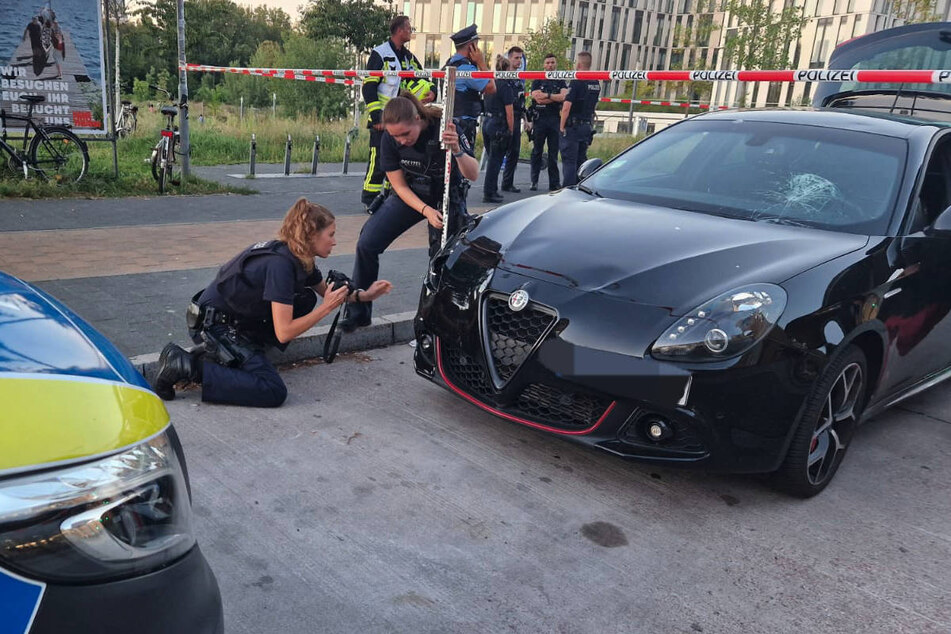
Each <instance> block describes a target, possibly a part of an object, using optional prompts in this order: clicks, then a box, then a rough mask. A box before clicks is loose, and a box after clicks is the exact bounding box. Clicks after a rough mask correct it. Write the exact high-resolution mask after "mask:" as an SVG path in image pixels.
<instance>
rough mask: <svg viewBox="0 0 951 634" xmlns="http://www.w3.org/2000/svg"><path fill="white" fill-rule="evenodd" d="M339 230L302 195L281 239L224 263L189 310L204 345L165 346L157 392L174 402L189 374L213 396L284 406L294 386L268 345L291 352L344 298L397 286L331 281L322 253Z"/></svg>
mask: <svg viewBox="0 0 951 634" xmlns="http://www.w3.org/2000/svg"><path fill="white" fill-rule="evenodd" d="M335 233H336V223H335V222H334V215H333V214H332V213H330V211H329V210H327V209H326V208H325V207H322V206H320V205H316V204H314V203H311V202H309V201H307V199H305V198H301V199H300V200H298V201H297V202H296V203H294V206H293V207H291V209H290V210H289V211H288V212H287V215H286V216H285V217H284V222H283V224H282V225H281V229H280V231H279V232H278V239H277V240H270V241H266V242H259V243H257V244H254V245H252V246H250V247H248V248H247V249H245V250H244V251H242V252H241V253H239V254H238V255H237V256H235V257H234V258H233V259H232V260H231V261H229V262H228V263H227V264H225V265H224V266H223V267H221V270H219V271H218V275H217V276H216V277H215V280H214V281H213V282H212V283H211V284H209V285H208V287H207V288H206V289H205V290H204V291H202V292H201V293H199V294H198V295H196V296H195V297H194V298H193V300H192V304H191V305H190V306H189V308H188V314H187V318H188V329H189V334H190V335H191V337H192V339H193V340H194V341H195V343H198V344H199V346H198V347H197V348H196V349H195V351H193V352H188V351H186V350H184V349H183V348H181V347H179V346H177V345H175V344H173V343H170V344H168V345H167V346H165V348H164V349H163V350H162V354H161V355H160V357H159V367H158V373H157V375H156V378H155V381H154V383H153V385H152V387H153V389H154V390H155V392H156V394H158V395H159V396H160V397H161V398H163V399H165V400H167V401H169V400H172V399H173V398H175V389H174V385H175V384H176V383H177V382H179V381H184V380H188V381H192V382H195V383H201V385H202V393H201V397H202V400H203V401H206V402H210V403H227V404H231V405H247V406H251V407H278V406H279V405H281V404H282V403H283V402H284V399H285V398H286V397H287V387H286V386H285V385H284V382H283V381H282V380H281V377H280V375H278V373H277V370H275V369H274V366H273V365H271V363H270V361H268V359H267V357H266V356H265V350H266V349H267V348H269V347H277V348H280V349H281V350H283V349H284V348H286V347H287V344H288V342H290V340H291V339H293V338H294V337H297V336H298V335H300V334H301V333H303V332H306V331H307V330H309V329H310V328H312V327H313V326H315V325H316V324H317V322H319V321H320V320H321V319H323V318H324V317H326V316H327V315H329V314H331V313H332V312H333V311H334V310H335V309H336V308H337V307H339V306H340V305H341V304H343V303H344V302H351V303H353V302H369V301H373V300H374V299H376V298H378V297H380V296H381V295H383V294H385V293H388V292H389V291H390V288H391V287H392V286H391V284H390V283H389V282H387V281H385V280H380V281H378V282H374V283H373V284H372V285H370V286H369V287H368V288H367V290H360V289H356V290H353V291H352V292H351V288H350V287H349V286H348V285H347V284H346V281H347V280H346V278H345V276H343V277H344V280H343V282H342V283H340V284H337V285H334V286H333V287H331V286H328V284H327V282H325V281H324V279H323V275H322V274H321V272H320V270H319V269H318V268H317V267H316V266H315V264H314V258H315V257H321V258H326V257H328V256H329V255H330V252H331V250H332V249H333V247H334V245H336V244H337V241H336V239H335V237H334V236H335ZM330 273H331V274H333V273H336V272H335V271H331V272H330ZM328 276H329V275H328ZM337 276H339V274H337ZM318 297H320V298H322V301H321V302H320V303H318V301H317V299H318Z"/></svg>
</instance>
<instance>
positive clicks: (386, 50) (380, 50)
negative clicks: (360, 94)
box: [373, 40, 403, 105]
mask: <svg viewBox="0 0 951 634" xmlns="http://www.w3.org/2000/svg"><path fill="white" fill-rule="evenodd" d="M373 50H374V51H376V52H377V54H379V56H380V58H381V59H382V60H383V70H403V67H402V65H401V64H400V58H399V57H398V56H397V55H396V51H394V50H393V47H392V46H390V41H389V40H387V41H385V42H383V43H382V44H380V45H379V46H377V47H376V48H375V49H373ZM400 83H401V80H400V78H399V77H383V78H381V79H380V88H379V92H378V93H377V94H378V95H379V96H380V101H381V102H383V105H386V102H387V101H389V100H390V99H392V98H393V97H396V96H397V95H399V94H400Z"/></svg>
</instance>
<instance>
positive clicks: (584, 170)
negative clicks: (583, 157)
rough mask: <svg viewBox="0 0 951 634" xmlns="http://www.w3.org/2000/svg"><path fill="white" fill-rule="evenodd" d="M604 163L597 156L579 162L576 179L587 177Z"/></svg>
mask: <svg viewBox="0 0 951 634" xmlns="http://www.w3.org/2000/svg"><path fill="white" fill-rule="evenodd" d="M602 165H604V161H602V160H601V159H599V158H593V159H588V160H587V161H585V162H584V163H582V164H581V168H580V169H579V170H578V180H579V181H583V180H584V179H586V178H588V177H589V176H591V175H592V174H594V173H595V172H597V171H598V170H599V169H601V166H602Z"/></svg>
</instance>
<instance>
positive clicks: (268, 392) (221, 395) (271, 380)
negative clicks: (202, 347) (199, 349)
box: [201, 350, 287, 407]
mask: <svg viewBox="0 0 951 634" xmlns="http://www.w3.org/2000/svg"><path fill="white" fill-rule="evenodd" d="M286 398H287V386H286V385H284V381H283V380H281V375H279V374H278V373H277V370H276V369H275V368H274V366H273V365H271V362H270V361H268V360H267V357H266V356H264V351H263V350H262V351H260V352H258V353H256V354H254V355H252V356H251V357H250V358H249V359H247V360H246V361H245V362H244V363H242V364H241V365H240V366H238V367H228V366H225V365H220V364H218V363H215V362H214V361H212V360H208V359H205V360H204V361H203V362H202V380H201V400H203V401H205V402H207V403H224V404H226V405H244V406H246V407H280V405H281V404H282V403H284V400H285V399H286Z"/></svg>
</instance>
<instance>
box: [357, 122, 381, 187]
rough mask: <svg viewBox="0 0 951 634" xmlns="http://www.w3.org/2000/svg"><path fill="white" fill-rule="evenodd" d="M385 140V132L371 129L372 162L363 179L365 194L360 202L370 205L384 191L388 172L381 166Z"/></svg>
mask: <svg viewBox="0 0 951 634" xmlns="http://www.w3.org/2000/svg"><path fill="white" fill-rule="evenodd" d="M382 140H383V131H382V130H376V129H374V128H370V160H369V162H368V163H367V173H366V177H365V178H364V179H363V193H362V194H361V196H360V201H361V202H362V203H363V204H364V205H369V204H370V203H372V202H373V199H374V198H376V195H377V194H379V193H380V192H381V191H383V181H384V179H385V178H386V172H384V171H383V168H382V167H381V166H380V141H382Z"/></svg>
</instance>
